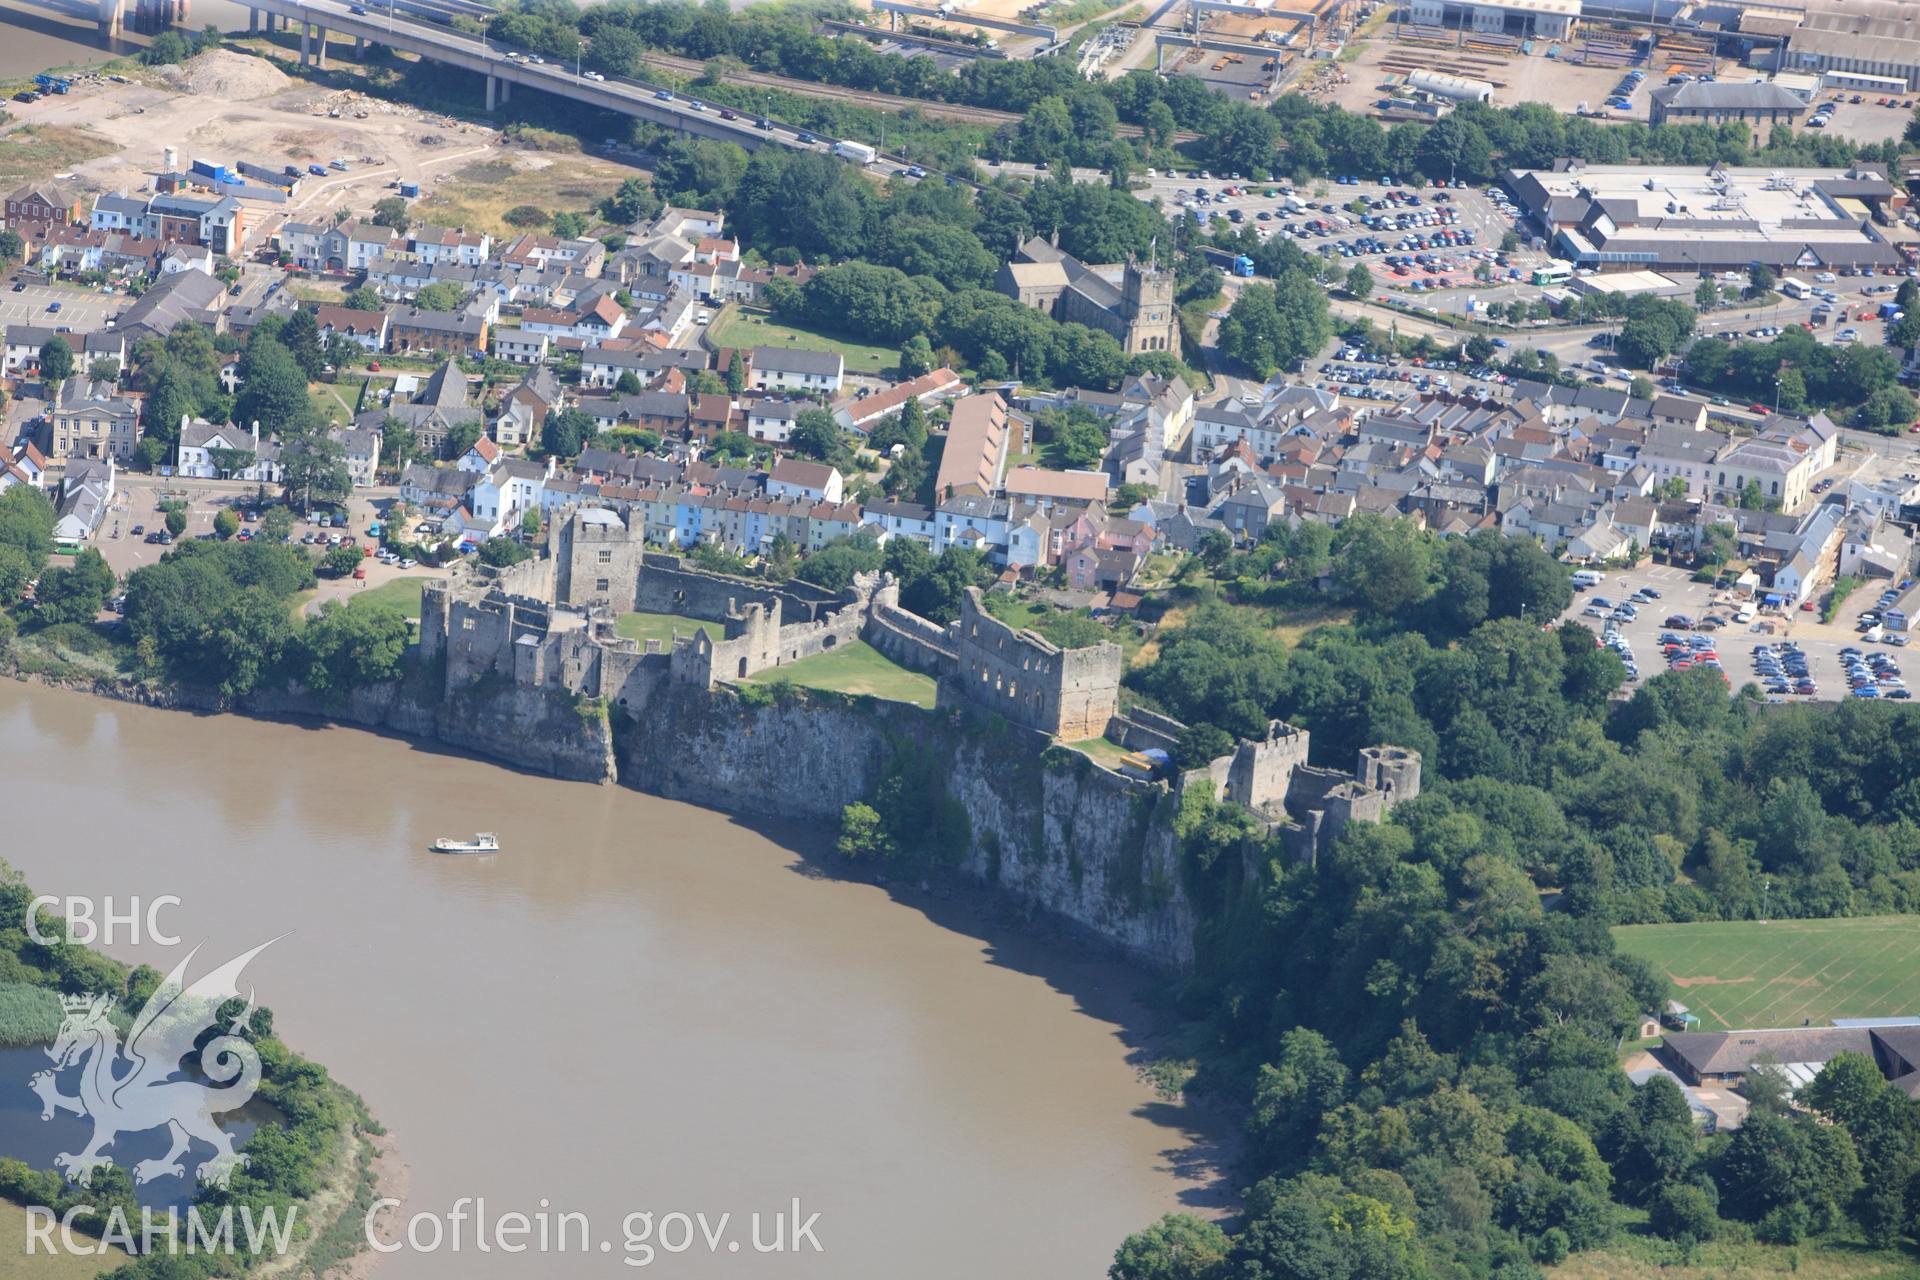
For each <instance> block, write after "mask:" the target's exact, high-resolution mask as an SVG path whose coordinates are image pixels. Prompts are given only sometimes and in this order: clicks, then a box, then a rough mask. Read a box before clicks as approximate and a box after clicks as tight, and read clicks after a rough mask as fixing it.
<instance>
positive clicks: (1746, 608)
mask: <svg viewBox="0 0 1920 1280" xmlns="http://www.w3.org/2000/svg"><path fill="white" fill-rule="evenodd" d="M1759 612H1760V611H1759V610H1758V609H1755V608H1754V607H1753V601H1751V600H1748V601H1746V602H1745V603H1744V604H1742V605H1741V606H1740V608H1739V611H1738V612H1736V613H1735V614H1734V615H1733V620H1734V621H1735V622H1752V621H1753V619H1754V617H1755V616H1756V615H1757V614H1758V613H1759Z"/></svg>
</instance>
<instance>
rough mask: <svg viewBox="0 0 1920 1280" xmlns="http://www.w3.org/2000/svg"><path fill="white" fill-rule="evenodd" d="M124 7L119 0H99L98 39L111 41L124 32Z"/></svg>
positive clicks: (125, 19) (125, 27) (125, 15)
mask: <svg viewBox="0 0 1920 1280" xmlns="http://www.w3.org/2000/svg"><path fill="white" fill-rule="evenodd" d="M126 23H127V14H126V7H125V6H124V5H123V4H122V3H121V0H100V40H101V43H103V44H106V43H111V42H112V41H115V40H118V39H119V38H120V37H121V36H122V35H124V34H125V33H126V29H127V26H126Z"/></svg>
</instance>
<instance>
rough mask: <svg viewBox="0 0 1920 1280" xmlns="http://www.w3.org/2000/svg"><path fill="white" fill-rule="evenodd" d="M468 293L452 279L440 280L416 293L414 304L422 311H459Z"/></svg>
mask: <svg viewBox="0 0 1920 1280" xmlns="http://www.w3.org/2000/svg"><path fill="white" fill-rule="evenodd" d="M466 300H467V293H466V290H464V289H462V288H461V287H460V286H459V285H457V284H455V283H454V282H453V281H451V280H438V281H435V282H434V283H433V284H430V285H426V286H424V287H423V288H422V289H421V290H420V291H419V292H418V293H416V294H414V296H413V301H414V305H416V306H418V307H419V308H420V309H421V310H422V311H457V310H459V309H460V307H461V306H462V305H463V304H464V303H465V302H466Z"/></svg>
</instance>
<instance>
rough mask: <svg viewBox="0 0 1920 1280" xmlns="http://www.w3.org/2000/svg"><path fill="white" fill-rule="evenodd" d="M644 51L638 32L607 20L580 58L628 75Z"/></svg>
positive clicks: (601, 69)
mask: <svg viewBox="0 0 1920 1280" xmlns="http://www.w3.org/2000/svg"><path fill="white" fill-rule="evenodd" d="M645 53H646V44H645V42H644V41H642V40H641V38H640V35H639V33H638V32H636V31H634V30H633V29H631V28H629V27H621V26H615V25H614V24H613V23H610V22H608V23H602V24H601V26H600V28H599V29H598V30H597V31H595V32H594V33H593V39H592V41H590V42H589V43H588V45H587V51H586V54H585V55H584V56H583V58H582V59H581V60H582V61H583V62H585V63H586V65H587V66H589V67H591V68H593V69H594V70H595V71H598V72H601V73H603V74H605V75H610V76H630V75H632V74H633V73H634V72H635V70H637V69H638V68H639V66H640V59H641V56H642V55H643V54H645ZM626 221H629V222H631V221H634V219H632V218H629V219H626Z"/></svg>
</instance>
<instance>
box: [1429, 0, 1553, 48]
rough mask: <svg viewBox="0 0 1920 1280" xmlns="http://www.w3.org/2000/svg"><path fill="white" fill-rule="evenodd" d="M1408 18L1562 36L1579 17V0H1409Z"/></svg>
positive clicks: (1433, 23)
mask: <svg viewBox="0 0 1920 1280" xmlns="http://www.w3.org/2000/svg"><path fill="white" fill-rule="evenodd" d="M1407 10H1408V12H1407V17H1408V20H1409V21H1411V22H1415V23H1418V24H1419V25H1421V26H1428V27H1464V28H1465V29H1467V30H1469V31H1484V32H1491V33H1494V34H1498V35H1509V36H1535V37H1538V38H1540V39H1545V40H1565V39H1567V38H1568V37H1569V36H1571V35H1572V34H1573V29H1574V27H1575V26H1576V25H1577V24H1578V23H1579V21H1580V0H1412V2H1411V3H1410V4H1409V5H1408V6H1407Z"/></svg>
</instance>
